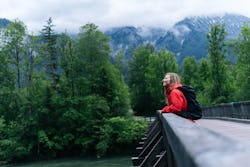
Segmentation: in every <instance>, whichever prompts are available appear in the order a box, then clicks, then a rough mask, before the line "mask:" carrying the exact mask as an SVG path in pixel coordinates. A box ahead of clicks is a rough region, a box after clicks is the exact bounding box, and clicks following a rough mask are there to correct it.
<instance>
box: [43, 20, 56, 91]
mask: <svg viewBox="0 0 250 167" xmlns="http://www.w3.org/2000/svg"><path fill="white" fill-rule="evenodd" d="M54 26H55V25H53V21H52V18H49V19H48V20H47V25H45V26H44V28H43V29H42V31H41V37H42V43H43V47H42V55H43V56H44V65H45V69H46V73H47V75H48V78H49V80H51V83H52V87H53V88H54V89H55V88H56V86H57V84H58V82H59V74H58V55H57V53H56V40H57V35H56V34H55V32H54V30H53V27H54Z"/></svg>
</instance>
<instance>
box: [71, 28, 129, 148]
mask: <svg viewBox="0 0 250 167" xmlns="http://www.w3.org/2000/svg"><path fill="white" fill-rule="evenodd" d="M76 52H77V59H78V63H79V64H77V67H79V68H81V69H79V70H80V71H81V73H80V74H79V76H80V75H81V76H82V77H84V78H85V79H83V80H82V81H83V82H82V84H81V83H78V84H79V85H81V86H84V87H85V88H86V90H85V92H84V99H83V107H82V109H81V114H83V115H82V116H81V119H82V123H81V125H80V127H78V129H79V130H78V131H79V132H81V135H80V138H79V139H78V140H77V141H76V142H77V143H79V144H81V145H82V147H83V148H85V149H87V150H89V149H91V148H95V147H96V143H99V142H100V140H101V139H99V138H98V135H99V134H100V133H101V131H100V130H101V128H102V127H103V126H104V124H105V120H106V119H111V118H112V117H116V116H126V115H127V113H128V111H129V95H128V89H127V87H126V85H125V83H124V81H123V80H122V78H121V77H117V76H119V75H120V74H119V71H118V70H117V69H115V67H114V66H113V65H112V64H111V63H110V62H109V60H110V45H109V38H108V37H107V36H105V35H104V34H103V33H102V32H101V31H100V30H98V27H97V26H96V25H94V24H86V25H84V26H82V27H81V28H80V32H79V35H78V39H77V48H76ZM96 149H98V148H96ZM92 151H93V150H92Z"/></svg>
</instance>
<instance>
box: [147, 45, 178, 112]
mask: <svg viewBox="0 0 250 167" xmlns="http://www.w3.org/2000/svg"><path fill="white" fill-rule="evenodd" d="M167 72H176V73H177V72H178V64H177V61H176V58H175V56H174V54H173V53H171V52H168V51H167V50H161V51H158V52H156V53H155V54H150V56H149V65H148V67H147V69H146V74H145V78H146V90H147V91H148V92H149V93H150V96H151V97H152V101H151V102H150V103H151V104H152V108H150V111H149V112H150V115H155V112H156V110H158V109H161V108H162V107H163V106H164V105H166V104H165V100H164V99H165V98H164V88H163V86H162V78H163V77H164V76H165V74H166V73H167Z"/></svg>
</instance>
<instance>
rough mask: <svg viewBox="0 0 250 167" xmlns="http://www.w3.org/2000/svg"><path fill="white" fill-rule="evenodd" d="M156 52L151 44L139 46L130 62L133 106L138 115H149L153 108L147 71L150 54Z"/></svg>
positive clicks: (130, 85) (130, 86)
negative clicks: (147, 81) (148, 88)
mask: <svg viewBox="0 0 250 167" xmlns="http://www.w3.org/2000/svg"><path fill="white" fill-rule="evenodd" d="M153 52H154V47H153V46H151V45H145V46H139V47H138V48H136V49H135V50H134V51H133V55H132V58H131V61H130V63H129V82H128V84H129V88H130V92H131V103H132V108H133V110H134V111H135V113H136V114H137V115H149V114H150V112H151V109H152V104H151V100H152V97H151V96H150V93H149V92H148V90H147V84H146V73H147V67H148V65H149V56H150V54H152V53H153Z"/></svg>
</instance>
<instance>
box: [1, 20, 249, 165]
mask: <svg viewBox="0 0 250 167" xmlns="http://www.w3.org/2000/svg"><path fill="white" fill-rule="evenodd" d="M53 26H54V25H53V24H52V20H51V19H49V20H48V22H47V25H46V26H44V29H43V30H42V32H43V33H42V37H44V38H43V39H40V38H39V37H36V36H31V35H27V34H26V27H25V25H24V24H23V23H22V22H20V21H15V22H13V23H10V24H9V25H8V27H7V29H5V30H3V32H4V33H1V39H2V41H3V43H2V45H1V48H0V101H1V103H0V134H1V135H0V160H1V161H5V160H10V161H11V160H16V159H22V160H26V159H32V158H51V157H62V156H67V155H80V154H81V155H91V154H95V155H98V156H103V155H105V154H110V153H115V154H116V153H122V151H125V149H124V150H122V151H121V150H120V148H124V147H125V148H128V149H129V148H131V146H134V143H136V142H135V141H137V140H138V139H139V138H140V137H141V136H142V135H143V133H144V132H145V129H146V127H147V124H148V123H147V122H145V121H144V120H142V119H135V118H134V119H132V118H131V116H132V115H133V113H132V112H131V111H132V110H131V104H130V101H131V103H132V108H133V109H134V111H135V112H136V114H137V115H150V114H151V115H152V114H154V113H155V110H157V109H159V108H161V107H162V105H164V97H163V88H162V83H161V80H162V77H163V76H164V74H165V73H166V72H176V73H177V72H178V65H177V63H176V57H175V56H174V55H173V54H172V53H170V52H168V51H166V50H161V51H157V52H155V51H154V47H153V46H151V45H144V46H139V47H138V48H136V49H135V50H134V51H133V55H132V59H131V61H130V62H129V71H126V70H125V69H124V67H123V65H124V64H123V63H124V62H123V54H122V52H119V53H118V55H117V58H116V59H113V60H114V65H115V66H116V67H115V66H114V65H112V64H111V63H110V60H111V57H110V54H111V52H110V41H109V38H108V37H107V36H105V35H104V34H103V33H102V32H101V31H100V30H98V27H97V26H96V25H94V24H86V25H84V26H82V27H81V28H80V32H79V34H78V37H77V39H76V40H73V39H72V38H70V36H69V35H68V34H65V33H63V34H61V35H57V34H55V33H54V31H53ZM249 32H250V31H249V27H247V26H245V27H244V28H243V29H242V33H241V35H240V37H239V39H238V41H237V42H235V43H234V46H235V48H236V49H235V54H236V55H237V56H238V61H237V64H236V66H234V64H232V63H230V62H228V61H226V60H225V57H226V53H227V52H225V50H224V45H225V43H224V38H225V31H224V28H223V26H218V25H215V26H213V27H211V32H210V33H209V34H208V39H209V40H208V41H209V46H208V48H209V59H202V60H201V61H200V62H197V60H196V59H194V58H193V57H189V58H187V59H185V61H184V63H183V65H182V67H181V68H180V69H182V70H183V71H182V75H181V77H182V81H183V83H184V84H191V85H192V86H193V87H195V89H196V91H197V97H198V99H199V101H200V102H201V103H202V105H204V106H209V105H211V104H215V103H220V102H228V101H229V100H231V99H232V98H231V97H232V93H234V91H236V95H235V96H234V99H237V100H248V99H249V93H247V90H250V89H249V82H250V81H249V78H250V77H249V76H250V74H249V71H250V69H249V64H250V63H249V62H250V61H249V57H250V56H249V55H248V54H249V34H250V33H249ZM24 39H25V40H24ZM14 50H16V51H18V52H14ZM124 70H125V73H127V72H128V83H129V88H128V86H127V85H126V84H125V82H124V76H123V75H122V74H121V72H124ZM234 73H235V75H234ZM229 74H231V75H229ZM125 79H126V78H125ZM229 81H230V82H229ZM129 90H130V93H129ZM133 149H134V148H133Z"/></svg>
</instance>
